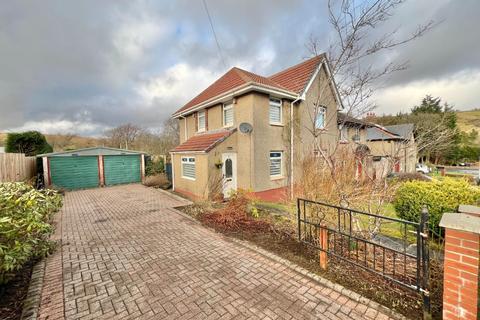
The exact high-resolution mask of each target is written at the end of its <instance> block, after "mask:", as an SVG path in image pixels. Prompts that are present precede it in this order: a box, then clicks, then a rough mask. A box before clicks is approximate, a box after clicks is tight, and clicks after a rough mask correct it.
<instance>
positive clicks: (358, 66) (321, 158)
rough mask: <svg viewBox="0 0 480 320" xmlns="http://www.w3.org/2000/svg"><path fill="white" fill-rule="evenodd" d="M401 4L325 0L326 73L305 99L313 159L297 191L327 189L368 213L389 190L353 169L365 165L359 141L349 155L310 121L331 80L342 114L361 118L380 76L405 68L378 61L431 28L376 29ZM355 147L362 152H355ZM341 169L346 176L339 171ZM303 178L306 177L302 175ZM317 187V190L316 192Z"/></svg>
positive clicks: (313, 42) (316, 45)
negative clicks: (329, 37) (328, 32)
mask: <svg viewBox="0 0 480 320" xmlns="http://www.w3.org/2000/svg"><path fill="white" fill-rule="evenodd" d="M403 2H404V1H403V0H374V1H356V0H338V1H335V0H329V1H328V13H329V21H330V24H331V26H332V29H333V31H334V40H333V42H332V43H331V44H330V46H329V47H328V50H327V52H326V53H325V57H326V58H327V59H326V61H325V63H328V67H329V68H328V69H329V72H328V73H327V76H326V77H327V79H325V80H326V81H321V82H319V84H318V88H316V89H315V90H316V94H315V97H314V99H313V100H312V101H310V102H308V103H309V104H310V105H307V106H306V110H307V112H308V113H309V116H308V119H309V121H306V122H304V123H302V126H303V128H302V129H304V130H306V131H307V132H309V133H310V134H311V138H312V139H311V140H312V148H313V150H315V156H312V157H316V159H313V160H312V159H306V163H305V166H304V171H305V170H306V171H305V172H306V173H307V174H306V175H304V179H303V181H302V183H303V184H305V183H306V182H307V183H308V182H309V183H310V186H304V187H303V188H302V189H303V190H304V192H305V190H306V189H307V188H310V189H313V190H311V191H312V192H313V194H312V196H313V195H319V194H322V195H326V193H325V192H323V190H324V189H325V188H329V189H331V190H332V192H331V193H329V195H330V196H331V198H330V199H328V200H330V201H332V202H337V203H338V202H340V201H342V200H343V201H346V202H349V203H352V204H353V203H355V204H356V205H357V206H358V205H362V206H363V207H364V209H365V210H368V211H370V212H372V211H376V210H379V208H381V207H382V204H383V203H384V202H388V201H389V200H390V198H391V195H392V194H393V193H392V192H391V191H392V190H391V186H389V185H388V184H387V183H386V180H382V179H380V180H379V179H378V177H376V176H375V174H374V172H371V171H368V170H365V171H364V172H363V174H362V175H361V177H360V174H359V172H357V171H358V170H357V168H358V167H362V168H365V167H367V166H368V165H369V163H368V162H369V161H370V160H369V159H371V158H369V157H367V156H365V154H364V152H363V151H362V150H363V149H362V147H361V146H360V145H359V144H356V145H357V146H358V147H359V148H358V149H357V148H353V150H350V152H349V153H345V150H344V148H343V147H342V146H341V144H339V139H338V137H332V134H333V135H336V132H338V131H337V130H319V128H318V127H317V124H316V120H317V115H318V113H319V112H322V109H321V106H322V105H325V103H326V101H327V103H328V101H329V100H328V99H329V97H330V96H331V83H335V84H336V86H337V88H338V92H339V95H340V98H341V100H342V104H343V107H344V112H345V113H346V114H347V115H349V116H361V115H364V114H365V113H367V112H369V111H371V110H373V109H374V108H375V104H374V103H373V101H372V99H371V98H372V95H373V93H374V92H375V91H376V90H377V89H378V88H379V87H380V83H381V80H382V79H383V78H384V77H386V76H388V75H391V74H392V73H394V72H397V71H400V70H404V69H405V68H407V63H406V62H404V61H400V62H395V61H387V62H383V61H385V59H383V58H382V59H380V58H379V56H380V55H381V54H382V53H384V52H387V51H388V50H392V49H394V48H397V47H400V46H402V45H405V44H406V43H408V42H411V41H413V40H415V39H418V38H419V37H421V36H423V35H424V34H425V33H426V32H428V31H429V30H430V29H431V28H432V27H433V26H434V22H433V21H429V22H427V23H425V24H422V25H419V26H417V27H416V29H415V30H414V31H413V32H412V33H411V34H409V35H407V36H405V37H399V36H398V34H399V32H398V30H393V31H386V32H381V31H380V30H385V28H383V27H384V26H385V24H386V22H387V21H388V20H389V19H390V18H391V17H392V16H393V15H394V13H395V10H396V9H397V8H398V7H399V6H400V5H401V4H402V3H403ZM307 47H308V49H309V50H310V52H311V53H312V54H314V55H318V54H319V53H320V49H321V46H320V41H317V39H316V38H315V37H313V36H312V37H311V39H310V41H309V43H308V44H307ZM325 121H326V122H327V123H326V124H325V127H332V128H337V117H336V116H331V117H327V118H326V119H325ZM341 125H345V123H343V124H341ZM332 132H335V133H332ZM325 141H328V143H325ZM332 141H333V142H335V141H336V144H335V143H333V145H334V147H330V148H329V149H327V148H326V147H325V146H327V145H328V146H332ZM359 150H360V151H362V152H358V151H359ZM352 162H353V163H352ZM347 164H348V166H351V167H352V168H351V170H346V168H345V166H346V165H347ZM353 168H355V169H353ZM342 172H349V174H347V175H345V174H343V173H342ZM312 173H315V174H314V175H312ZM306 176H308V179H305V177H306ZM315 186H317V187H318V188H320V189H318V188H317V187H315ZM320 190H322V192H319V191H320ZM325 200H327V199H325ZM373 229H374V230H376V229H377V228H373Z"/></svg>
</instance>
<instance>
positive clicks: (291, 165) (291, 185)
mask: <svg viewBox="0 0 480 320" xmlns="http://www.w3.org/2000/svg"><path fill="white" fill-rule="evenodd" d="M300 100H301V98H300V97H298V98H297V99H295V100H293V101H292V102H291V103H290V199H293V171H294V170H293V105H294V104H295V103H296V102H298V101H300Z"/></svg>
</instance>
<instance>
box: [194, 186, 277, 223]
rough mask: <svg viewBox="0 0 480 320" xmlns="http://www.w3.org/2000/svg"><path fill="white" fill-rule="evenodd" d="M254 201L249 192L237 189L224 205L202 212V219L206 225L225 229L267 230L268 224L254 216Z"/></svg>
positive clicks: (255, 212)
mask: <svg viewBox="0 0 480 320" xmlns="http://www.w3.org/2000/svg"><path fill="white" fill-rule="evenodd" d="M255 201H256V199H255V198H253V197H252V196H251V194H250V193H248V192H246V191H238V192H236V193H234V194H233V195H232V196H231V197H230V199H229V201H228V204H227V205H226V206H225V207H223V208H220V209H218V210H215V211H212V212H209V213H206V214H204V215H203V216H202V220H203V222H204V223H206V224H207V225H211V226H213V227H215V228H219V229H222V230H226V231H242V230H249V231H268V230H269V229H270V224H269V223H268V222H267V221H265V220H261V219H258V218H256V217H255V216H257V214H258V213H257V210H256V208H255Z"/></svg>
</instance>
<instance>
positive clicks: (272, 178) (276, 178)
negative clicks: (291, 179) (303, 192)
mask: <svg viewBox="0 0 480 320" xmlns="http://www.w3.org/2000/svg"><path fill="white" fill-rule="evenodd" d="M282 179H285V177H284V176H278V177H270V180H271V181H275V180H282Z"/></svg>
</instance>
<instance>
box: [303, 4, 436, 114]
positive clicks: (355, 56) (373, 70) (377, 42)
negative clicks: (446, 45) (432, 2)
mask: <svg viewBox="0 0 480 320" xmlns="http://www.w3.org/2000/svg"><path fill="white" fill-rule="evenodd" d="M403 2H404V0H375V1H356V0H329V1H328V14H329V21H330V24H331V26H332V28H333V30H334V34H335V39H334V41H333V42H332V43H331V44H330V46H329V48H328V51H327V57H328V60H329V62H330V69H331V76H332V78H333V79H334V80H335V82H336V84H337V87H338V90H339V92H340V95H341V97H342V99H343V105H344V107H345V109H346V112H347V113H349V114H352V115H354V116H358V115H362V114H365V113H366V112H368V111H371V110H372V109H374V108H375V105H374V104H373V102H372V101H371V100H370V98H371V97H372V94H373V93H374V91H375V89H376V88H377V87H378V85H379V83H380V80H381V79H382V78H384V77H385V76H387V75H389V74H391V73H393V72H396V71H400V70H404V69H405V68H406V67H407V63H406V62H405V61H400V62H395V61H391V62H386V63H378V61H382V60H384V59H379V55H380V54H382V53H384V52H386V51H388V50H392V49H394V48H397V47H399V46H402V45H405V44H406V43H408V42H411V41H413V40H415V39H417V38H419V37H421V36H423V35H424V34H425V33H426V32H428V31H429V30H430V29H431V28H432V27H433V26H434V21H429V22H427V23H425V24H422V25H419V26H417V27H416V29H415V31H413V32H412V33H411V34H409V35H407V36H406V37H403V38H400V37H397V34H398V33H399V32H398V31H399V29H395V30H392V31H388V32H384V33H380V34H378V30H381V29H382V27H384V26H385V23H386V22H387V21H388V20H389V19H390V18H391V17H392V16H393V14H394V13H395V10H396V9H397V8H398V7H399V6H400V5H401V4H402V3H403ZM307 46H308V48H309V50H310V52H311V53H312V54H315V55H317V54H318V53H319V49H320V42H319V41H318V40H317V39H315V38H314V37H313V36H312V37H311V39H310V43H309V44H308V45H307Z"/></svg>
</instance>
